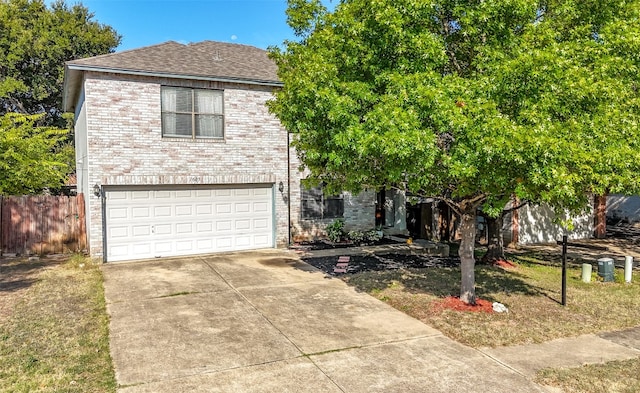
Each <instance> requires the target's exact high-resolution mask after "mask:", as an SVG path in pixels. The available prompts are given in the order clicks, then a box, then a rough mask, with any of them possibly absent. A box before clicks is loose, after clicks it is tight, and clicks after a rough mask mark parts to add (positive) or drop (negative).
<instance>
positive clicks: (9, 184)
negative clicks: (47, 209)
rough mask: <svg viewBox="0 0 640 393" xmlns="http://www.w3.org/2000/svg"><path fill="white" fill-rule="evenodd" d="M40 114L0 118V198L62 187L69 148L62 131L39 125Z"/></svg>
mask: <svg viewBox="0 0 640 393" xmlns="http://www.w3.org/2000/svg"><path fill="white" fill-rule="evenodd" d="M43 117H44V114H40V115H22V114H19V113H9V114H6V115H4V116H0V195H24V194H34V193H38V192H40V191H41V190H42V189H44V188H47V187H52V186H54V187H55V186H56V185H61V184H63V181H64V180H65V176H66V174H67V173H68V172H69V169H70V165H69V162H70V158H71V157H72V156H73V148H71V146H70V145H68V144H65V143H64V140H65V137H66V130H62V129H58V128H55V127H48V126H42V125H40V124H39V123H41V122H42V120H43Z"/></svg>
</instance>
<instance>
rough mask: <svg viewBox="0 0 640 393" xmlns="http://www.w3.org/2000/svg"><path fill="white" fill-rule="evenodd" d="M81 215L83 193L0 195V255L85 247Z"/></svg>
mask: <svg viewBox="0 0 640 393" xmlns="http://www.w3.org/2000/svg"><path fill="white" fill-rule="evenodd" d="M84 214H85V212H84V198H83V196H82V195H78V196H54V195H33V196H10V197H2V196H0V255H1V254H19V255H29V254H53V253H67V252H73V251H81V250H84V249H86V247H87V236H86V230H85V218H84Z"/></svg>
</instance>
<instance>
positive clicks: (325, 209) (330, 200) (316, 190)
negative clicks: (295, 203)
mask: <svg viewBox="0 0 640 393" xmlns="http://www.w3.org/2000/svg"><path fill="white" fill-rule="evenodd" d="M300 190H301V195H302V198H301V199H302V218H305V219H325V218H327V219H330V218H342V217H343V216H344V198H343V197H342V195H327V194H326V193H325V191H324V188H323V187H322V185H320V186H317V187H313V188H307V187H305V186H304V185H303V184H300Z"/></svg>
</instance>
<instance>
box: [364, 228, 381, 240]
mask: <svg viewBox="0 0 640 393" xmlns="http://www.w3.org/2000/svg"><path fill="white" fill-rule="evenodd" d="M364 235H365V239H366V240H367V241H368V242H369V243H375V242H377V241H379V240H380V239H382V230H377V229H372V230H370V231H368V232H367V233H365V234H364Z"/></svg>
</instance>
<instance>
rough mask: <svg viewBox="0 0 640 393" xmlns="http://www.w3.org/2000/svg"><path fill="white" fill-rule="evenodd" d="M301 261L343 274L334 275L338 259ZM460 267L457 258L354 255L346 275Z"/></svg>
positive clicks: (331, 273)
mask: <svg viewBox="0 0 640 393" xmlns="http://www.w3.org/2000/svg"><path fill="white" fill-rule="evenodd" d="M303 260H304V261H305V262H306V263H308V264H310V265H312V266H314V267H316V268H318V269H320V270H322V271H323V272H325V273H327V274H329V275H332V276H339V275H343V274H345V273H335V272H334V271H333V269H334V267H335V266H336V263H338V257H337V256H333V257H315V258H303ZM459 265H460V259H459V258H453V257H447V258H444V257H433V256H429V255H399V254H389V255H354V256H351V259H350V260H349V265H348V266H347V274H354V273H360V272H366V271H380V270H394V269H402V268H430V267H457V266H459Z"/></svg>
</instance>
